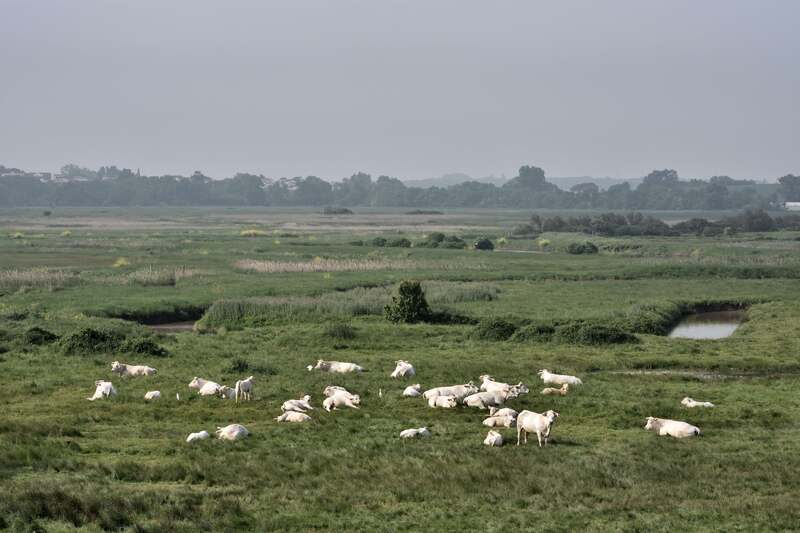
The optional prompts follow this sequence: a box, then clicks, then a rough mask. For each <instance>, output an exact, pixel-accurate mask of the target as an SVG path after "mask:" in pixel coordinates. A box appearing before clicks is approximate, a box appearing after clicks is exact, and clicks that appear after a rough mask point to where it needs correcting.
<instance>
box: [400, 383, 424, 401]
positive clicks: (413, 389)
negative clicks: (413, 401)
mask: <svg viewBox="0 0 800 533" xmlns="http://www.w3.org/2000/svg"><path fill="white" fill-rule="evenodd" d="M403 396H408V397H410V398H416V397H417V396H422V392H420V384H419V383H417V384H415V385H409V386H408V387H406V388H405V389H403Z"/></svg>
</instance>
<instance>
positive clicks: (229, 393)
mask: <svg viewBox="0 0 800 533" xmlns="http://www.w3.org/2000/svg"><path fill="white" fill-rule="evenodd" d="M200 390H201V391H202V390H203V389H200ZM217 393H218V394H219V397H220V398H222V399H223V400H233V399H234V398H236V391H235V390H234V389H232V388H231V387H228V386H227V385H220V386H219V389H217Z"/></svg>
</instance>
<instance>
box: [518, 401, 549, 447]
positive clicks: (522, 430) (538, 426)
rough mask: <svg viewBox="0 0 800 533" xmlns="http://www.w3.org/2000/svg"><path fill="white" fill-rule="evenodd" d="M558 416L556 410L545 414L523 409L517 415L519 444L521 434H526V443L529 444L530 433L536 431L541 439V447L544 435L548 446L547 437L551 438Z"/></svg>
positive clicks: (537, 436)
mask: <svg viewBox="0 0 800 533" xmlns="http://www.w3.org/2000/svg"><path fill="white" fill-rule="evenodd" d="M556 418H558V413H556V412H555V411H552V410H550V411H547V412H546V413H544V414H539V413H534V412H533V411H522V412H521V413H520V414H519V415H518V416H517V446H519V441H520V436H523V435H524V436H525V444H528V433H536V438H538V439H539V447H540V448H541V447H542V437H543V436H544V444H545V446H547V439H549V438H550V430H552V429H553V424H555V422H556Z"/></svg>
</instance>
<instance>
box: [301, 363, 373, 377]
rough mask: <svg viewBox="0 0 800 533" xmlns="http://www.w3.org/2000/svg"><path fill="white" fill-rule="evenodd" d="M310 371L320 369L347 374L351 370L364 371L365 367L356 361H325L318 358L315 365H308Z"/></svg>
mask: <svg viewBox="0 0 800 533" xmlns="http://www.w3.org/2000/svg"><path fill="white" fill-rule="evenodd" d="M306 368H308V371H309V372H310V371H312V370H320V371H322V372H330V373H331V374H347V373H349V372H363V371H364V369H363V368H361V367H360V366H358V365H357V364H355V363H342V362H340V361H323V360H322V359H319V360H317V364H316V365H314V366H311V365H308V367H306Z"/></svg>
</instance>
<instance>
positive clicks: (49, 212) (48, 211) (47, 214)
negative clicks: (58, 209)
mask: <svg viewBox="0 0 800 533" xmlns="http://www.w3.org/2000/svg"><path fill="white" fill-rule="evenodd" d="M52 214H53V212H52V211H50V210H44V211H42V215H44V216H46V217H49V216H50V215H52Z"/></svg>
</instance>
